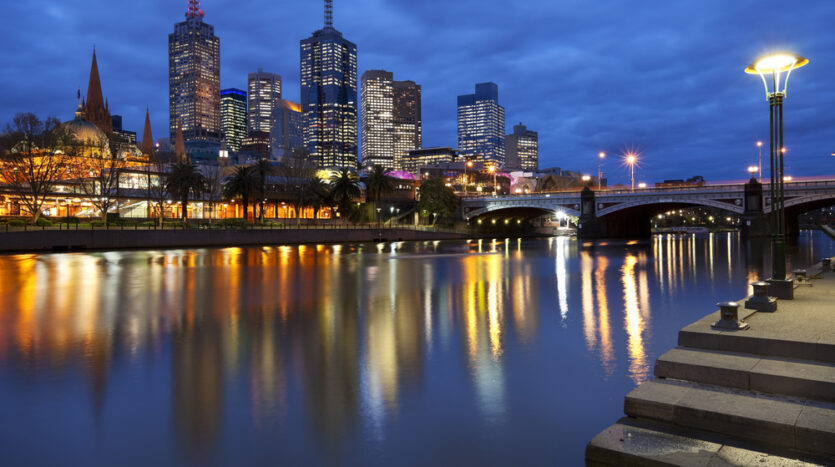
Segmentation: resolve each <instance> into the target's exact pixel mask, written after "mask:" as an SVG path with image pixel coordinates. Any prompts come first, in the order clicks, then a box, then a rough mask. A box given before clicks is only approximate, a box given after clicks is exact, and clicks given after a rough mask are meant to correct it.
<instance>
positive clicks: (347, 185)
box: [331, 169, 362, 219]
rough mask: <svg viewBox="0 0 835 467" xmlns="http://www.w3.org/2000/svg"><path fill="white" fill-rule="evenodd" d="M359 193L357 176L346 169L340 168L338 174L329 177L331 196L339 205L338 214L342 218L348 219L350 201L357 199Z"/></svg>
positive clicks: (360, 192) (360, 193)
mask: <svg viewBox="0 0 835 467" xmlns="http://www.w3.org/2000/svg"><path fill="white" fill-rule="evenodd" d="M361 195H362V191H361V190H360V187H359V182H358V180H357V177H356V175H354V174H352V173H351V172H350V171H349V170H348V169H342V171H341V172H340V173H339V174H337V175H334V176H333V177H331V196H332V197H333V201H334V202H335V203H336V205H337V206H339V214H340V216H342V218H343V219H348V217H349V216H350V213H351V203H353V202H354V200H356V199H359V197H360V196H361Z"/></svg>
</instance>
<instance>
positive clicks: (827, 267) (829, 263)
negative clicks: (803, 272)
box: [821, 258, 832, 272]
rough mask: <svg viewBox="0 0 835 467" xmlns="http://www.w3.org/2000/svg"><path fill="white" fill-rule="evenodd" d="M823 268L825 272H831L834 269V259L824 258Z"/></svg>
mask: <svg viewBox="0 0 835 467" xmlns="http://www.w3.org/2000/svg"><path fill="white" fill-rule="evenodd" d="M821 268H823V272H829V271H831V270H832V259H830V258H824V259H822V260H821Z"/></svg>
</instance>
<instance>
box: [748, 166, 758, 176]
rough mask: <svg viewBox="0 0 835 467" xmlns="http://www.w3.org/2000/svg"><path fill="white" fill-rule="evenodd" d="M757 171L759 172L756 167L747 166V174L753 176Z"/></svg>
mask: <svg viewBox="0 0 835 467" xmlns="http://www.w3.org/2000/svg"><path fill="white" fill-rule="evenodd" d="M758 171H759V169H758V168H757V167H756V166H754V165H750V166H748V173H749V174H752V175H753V174H755V173H757V172H758Z"/></svg>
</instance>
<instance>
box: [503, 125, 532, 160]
mask: <svg viewBox="0 0 835 467" xmlns="http://www.w3.org/2000/svg"><path fill="white" fill-rule="evenodd" d="M505 152H506V155H507V158H506V162H505V169H506V170H524V171H527V172H536V171H537V170H539V135H538V134H537V132H535V131H530V130H528V128H527V127H526V126H525V125H522V124H521V123H520V124H518V125H516V126H514V127H513V133H511V134H509V135H507V136H506V137H505Z"/></svg>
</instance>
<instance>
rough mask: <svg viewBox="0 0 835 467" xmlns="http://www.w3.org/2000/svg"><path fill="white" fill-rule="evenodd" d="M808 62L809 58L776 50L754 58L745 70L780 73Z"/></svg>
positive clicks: (759, 72) (747, 71)
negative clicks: (773, 52) (776, 51)
mask: <svg viewBox="0 0 835 467" xmlns="http://www.w3.org/2000/svg"><path fill="white" fill-rule="evenodd" d="M808 63H809V59H808V58H805V57H803V56H802V55H798V54H795V53H791V52H778V53H775V54H771V55H766V56H764V57H760V58H758V59H756V60H754V62H753V63H751V64H750V65H748V67H747V68H746V69H745V72H746V73H748V74H752V75H759V74H763V73H782V72H784V71H791V70H793V69H795V68H800V67H802V66H804V65H807V64H808Z"/></svg>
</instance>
